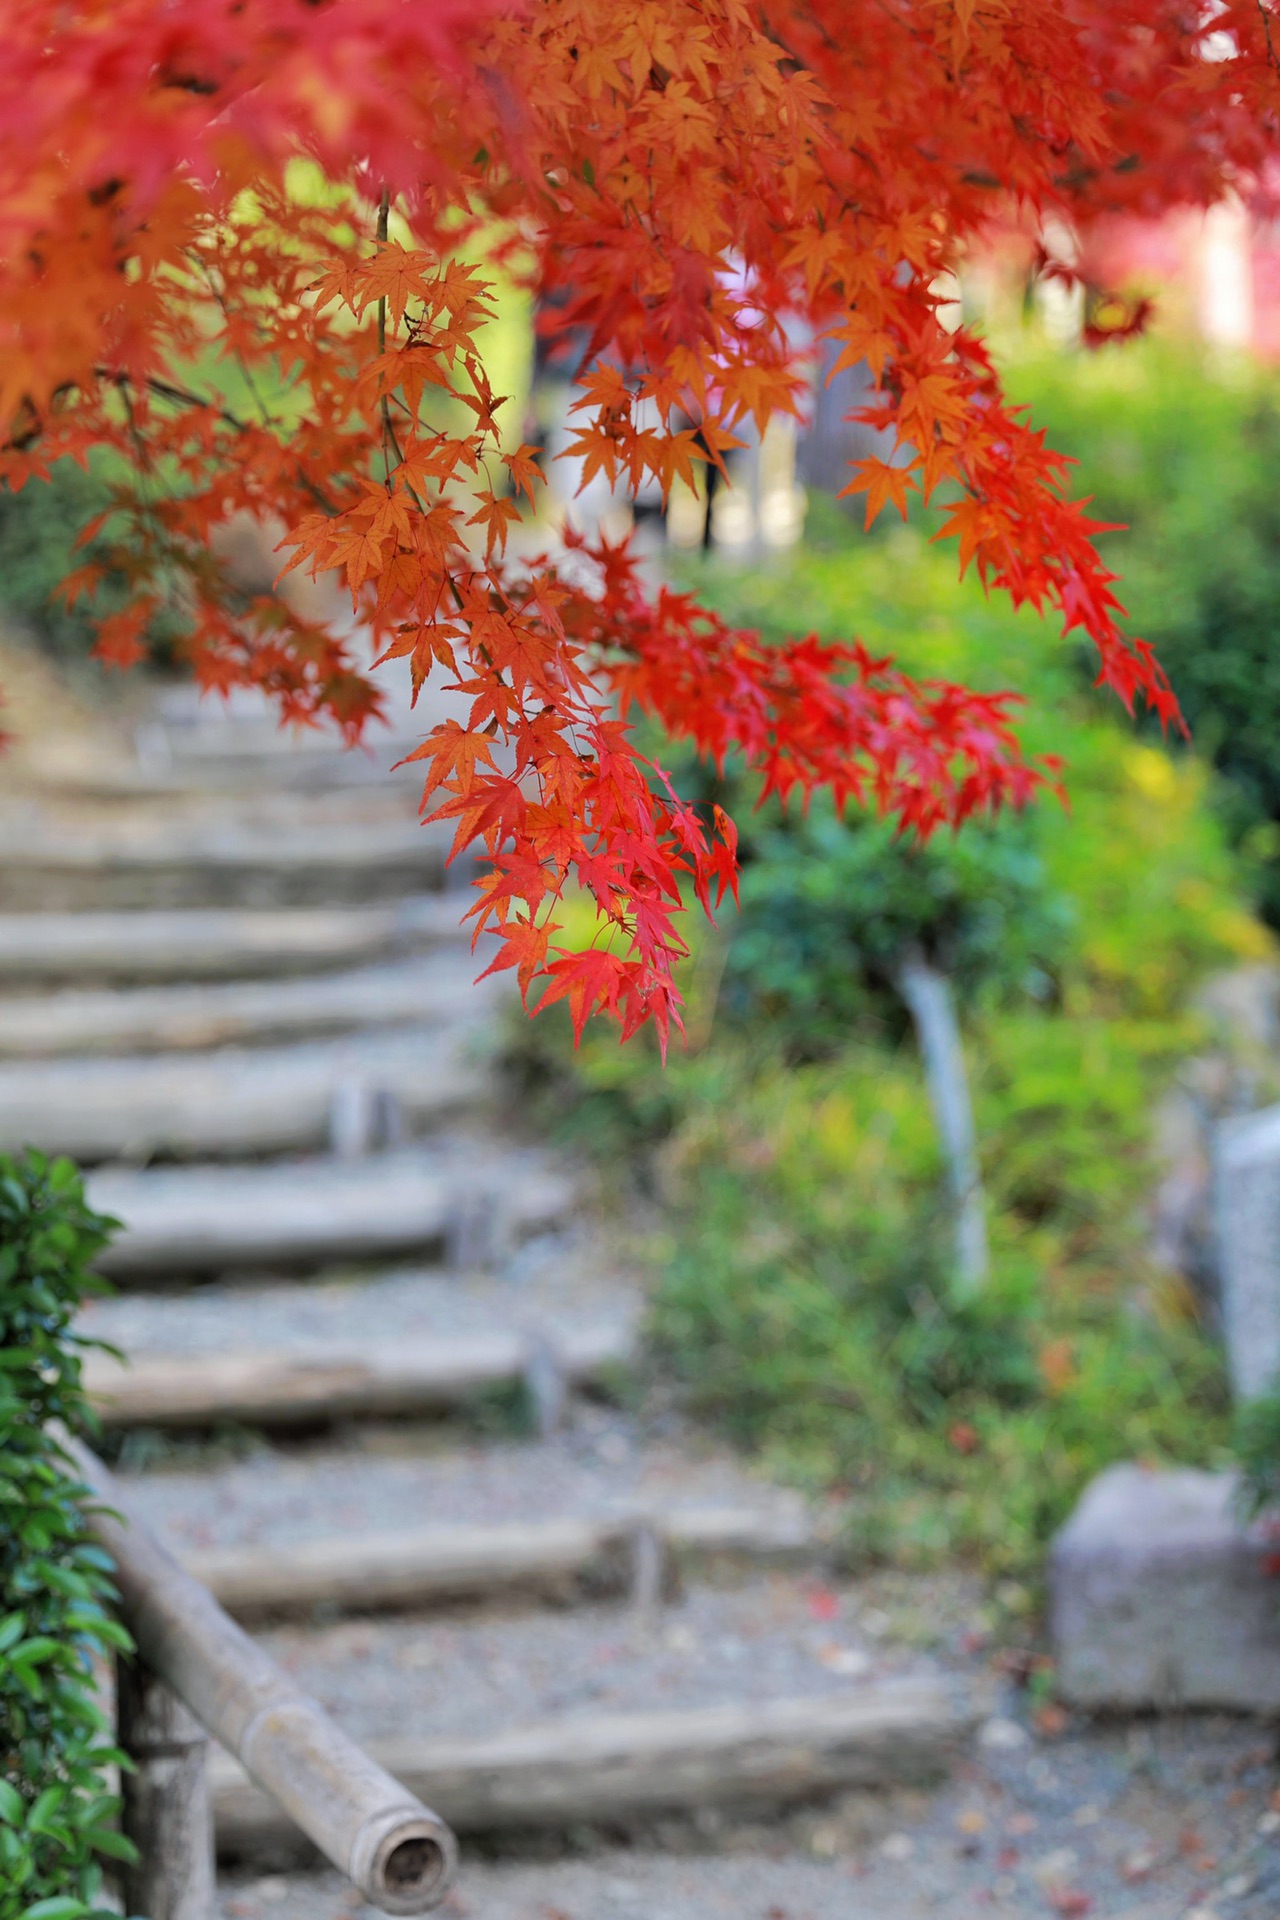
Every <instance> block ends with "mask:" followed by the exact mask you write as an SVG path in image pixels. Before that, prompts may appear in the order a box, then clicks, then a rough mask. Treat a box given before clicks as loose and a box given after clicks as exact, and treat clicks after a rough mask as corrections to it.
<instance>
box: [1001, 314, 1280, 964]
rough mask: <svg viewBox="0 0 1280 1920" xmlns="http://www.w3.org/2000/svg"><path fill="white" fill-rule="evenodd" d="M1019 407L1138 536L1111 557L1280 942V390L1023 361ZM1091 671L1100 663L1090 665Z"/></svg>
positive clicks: (1117, 356)
mask: <svg viewBox="0 0 1280 1920" xmlns="http://www.w3.org/2000/svg"><path fill="white" fill-rule="evenodd" d="M1014 386H1015V389H1016V391H1017V392H1018V394H1019V395H1020V397H1024V398H1025V399H1027V400H1028V401H1029V402H1030V404H1031V405H1032V407H1033V410H1034V413H1035V416H1036V419H1037V421H1038V422H1039V423H1040V424H1041V425H1043V426H1045V427H1046V428H1047V430H1048V433H1049V436H1050V439H1051V440H1052V442H1053V444H1054V445H1055V446H1060V447H1062V449H1063V450H1064V451H1065V452H1068V453H1071V454H1073V455H1074V456H1075V457H1076V458H1077V459H1078V461H1079V463H1080V465H1079V471H1078V473H1077V475H1076V477H1075V487H1076V490H1078V491H1079V492H1080V493H1082V494H1087V495H1090V496H1092V497H1093V500H1094V506H1093V508H1092V509H1091V511H1093V512H1094V513H1096V514H1097V516H1098V517H1099V518H1100V519H1102V520H1106V521H1119V522H1122V523H1124V524H1125V525H1126V526H1127V527H1128V528H1129V531H1128V532H1127V533H1123V534H1117V535H1114V536H1110V537H1108V538H1107V539H1106V540H1105V541H1104V545H1105V546H1106V549H1107V557H1108V560H1109V562H1110V564H1111V565H1112V566H1113V567H1115V568H1116V570H1117V571H1118V572H1119V573H1120V574H1121V575H1122V596H1123V598H1124V600H1125V602H1126V604H1127V605H1128V608H1129V613H1130V624H1131V626H1132V628H1133V630H1134V631H1135V632H1138V633H1141V634H1144V635H1145V636H1146V637H1147V638H1148V639H1149V640H1151V641H1152V642H1153V643H1154V644H1155V647H1156V650H1157V652H1158V654H1159V656H1160V659H1161V661H1162V662H1163V664H1164V666H1165V668H1166V669H1167V671H1168V673H1169V676H1170V678H1171V679H1172V681H1173V684H1174V688H1175V690H1176V692H1177V695H1178V698H1179V700H1180V701H1181V703H1182V707H1183V711H1184V712H1185V714H1186V716H1187V719H1188V721H1189V723H1190V726H1191V729H1192V733H1193V736H1194V739H1195V743H1196V747H1197V750H1198V751H1199V752H1200V753H1201V754H1202V755H1204V756H1205V757H1206V758H1207V759H1209V760H1210V761H1211V762H1212V764H1213V765H1214V767H1215V768H1216V769H1217V770H1218V772H1219V773H1220V775H1221V776H1222V778H1221V781H1220V783H1219V785H1218V787H1217V789H1216V791H1215V795H1214V800H1215V805H1216V807H1217V808H1218V810H1219V812H1220V815H1221V817H1222V819H1223V821H1224V823H1225V825H1226V827H1227V830H1228V834H1229V836H1230V839H1231V841H1232V843H1233V844H1234V845H1236V846H1244V847H1246V848H1247V849H1248V850H1249V851H1250V852H1251V854H1253V855H1254V856H1255V857H1256V867H1255V872H1256V877H1257V881H1258V885H1259V888H1260V900H1261V904H1262V906H1263V909H1264V911H1265V913H1266V915H1267V917H1268V919H1269V920H1270V921H1271V922H1272V924H1273V925H1278V926H1280V646H1277V644H1276V626H1277V621H1278V620H1280V484H1278V482H1280V387H1278V386H1277V382H1276V378H1275V375H1274V374H1273V373H1271V372H1269V371H1265V370H1261V369H1257V368H1249V367H1247V366H1244V365H1240V364H1223V365H1220V366H1218V367H1214V366H1213V365H1209V366H1206V365H1205V364H1204V361H1203V358H1201V359H1199V360H1196V361H1193V360H1192V359H1191V358H1190V356H1188V355H1186V354H1185V353H1178V352H1176V351H1174V350H1173V349H1171V348H1170V347H1169V346H1167V345H1163V344H1161V343H1160V342H1150V343H1142V344H1139V345H1137V346H1135V347H1133V348H1124V349H1121V350H1113V351H1110V352H1107V353H1103V354H1097V355H1083V356H1082V355H1074V356H1064V355H1061V354H1052V355H1050V354H1038V355H1030V356H1027V357H1026V358H1025V359H1024V361H1023V363H1022V364H1021V365H1020V366H1017V368H1016V371H1015V374H1014ZM1089 670H1090V671H1092V670H1093V669H1092V663H1089Z"/></svg>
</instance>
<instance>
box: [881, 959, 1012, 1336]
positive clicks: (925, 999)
mask: <svg viewBox="0 0 1280 1920" xmlns="http://www.w3.org/2000/svg"><path fill="white" fill-rule="evenodd" d="M897 978H898V991H899V993H900V994H901V995H902V998H903V999H904V1000H905V1002H906V1004H907V1011H908V1012H909V1013H910V1015H911V1018H912V1020H913V1021H914V1022H915V1029H916V1038H917V1039H918V1041H919V1043H920V1057H921V1060H922V1061H923V1063H924V1077H925V1084H926V1086H927V1087H928V1089H929V1104H930V1105H931V1106H932V1108H933V1117H934V1120H935V1121H936V1123H937V1128H938V1137H939V1139H940V1141H941V1144H942V1155H943V1159H944V1160H945V1162H946V1168H947V1183H948V1185H949V1186H950V1188H951V1198H952V1203H953V1206H954V1210H955V1248H956V1278H957V1281H958V1283H959V1287H960V1291H961V1293H962V1294H963V1295H965V1296H968V1297H970V1298H972V1296H973V1295H974V1294H976V1293H978V1292H980V1291H981V1289H982V1287H983V1285H984V1284H985V1282H986V1279H987V1275H988V1271H989V1268H990V1264H991V1263H990V1257H989V1255H988V1252H987V1214H986V1203H985V1201H984V1199H983V1193H982V1173H981V1170H980V1168H979V1166H978V1142H977V1133H976V1130H975V1128H974V1124H973V1102H972V1100H971V1099H970V1097H969V1077H968V1075H967V1074H966V1072H965V1068H964V1049H963V1047H962V1046H961V1044H960V1023H959V1021H958V1020H957V1018H956V1007H955V1000H954V999H953V997H952V993H951V983H950V981H949V980H948V979H947V976H946V974H945V973H939V972H938V971H937V969H936V968H935V967H931V966H929V964H928V963H927V961H926V960H925V959H924V956H923V955H922V954H919V953H909V954H908V955H907V957H906V958H905V960H903V962H902V964H901V965H900V967H899V968H898V976H897Z"/></svg>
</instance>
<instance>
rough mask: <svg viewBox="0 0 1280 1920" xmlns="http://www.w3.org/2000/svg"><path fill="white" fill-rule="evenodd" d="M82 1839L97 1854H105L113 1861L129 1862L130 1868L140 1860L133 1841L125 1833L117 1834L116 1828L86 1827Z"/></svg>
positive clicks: (82, 1832)
mask: <svg viewBox="0 0 1280 1920" xmlns="http://www.w3.org/2000/svg"><path fill="white" fill-rule="evenodd" d="M81 1838H82V1839H83V1840H85V1841H87V1842H88V1844H89V1845H90V1846H91V1847H92V1848H93V1850H94V1852H95V1853H105V1854H107V1855H108V1856H109V1857H110V1858H111V1859H112V1860H124V1861H127V1862H128V1864H129V1865H130V1866H132V1864H133V1863H134V1861H135V1860H136V1859H137V1858H138V1849H137V1848H136V1847H135V1846H134V1844H133V1842H132V1840H129V1839H127V1838H126V1837H125V1835H124V1834H123V1833H117V1831H116V1829H115V1828H114V1827H85V1828H83V1829H82V1831H81Z"/></svg>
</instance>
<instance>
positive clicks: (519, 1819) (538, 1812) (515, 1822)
mask: <svg viewBox="0 0 1280 1920" xmlns="http://www.w3.org/2000/svg"><path fill="white" fill-rule="evenodd" d="M437 1684H439V1683H437ZM444 1685H445V1686H446V1687H447V1685H448V1681H447V1679H446V1680H445V1681H444ZM406 1717H407V1716H406ZM401 1724H403V1721H402V1722H401ZM970 1724H971V1715H970V1714H969V1712H968V1711H967V1709H966V1707H965V1706H964V1704H963V1703H962V1702H961V1701H958V1700H957V1698H956V1696H955V1693H954V1691H953V1689H951V1688H949V1687H947V1686H945V1685H943V1684H941V1683H940V1682H938V1681H936V1680H933V1679H903V1680H897V1681H889V1682H886V1683H884V1684H882V1685H879V1686H867V1687H863V1688H856V1689H855V1688H846V1689H843V1690H841V1691H840V1692H839V1693H836V1694H830V1693H828V1694H826V1695H825V1697H824V1696H821V1695H812V1694H811V1695H802V1696H800V1697H798V1698H765V1699H761V1700H757V1701H753V1702H750V1703H747V1702H739V1701H732V1702H721V1703H717V1704H715V1705H712V1706H702V1707H671V1708H667V1709H650V1710H648V1711H644V1710H632V1711H630V1712H618V1713H597V1714H568V1715H560V1716H556V1717H554V1718H551V1719H549V1720H545V1721H539V1722H536V1723H534V1724H532V1725H525V1726H520V1727H514V1728H511V1729H510V1730H508V1731H505V1732H502V1733H495V1734H491V1735H488V1736H480V1737H475V1736H474V1735H472V1736H468V1735H466V1734H463V1735H458V1736H454V1737H447V1736H446V1737H435V1738H432V1737H431V1736H430V1735H429V1734H424V1735H417V1736H415V1735H412V1734H407V1733H399V1734H397V1735H395V1736H392V1737H388V1738H384V1739H381V1740H377V1741H372V1742H368V1741H366V1744H367V1745H368V1746H369V1750H370V1751H371V1752H372V1754H373V1756H374V1758H375V1759H377V1760H378V1761H379V1762H380V1763H381V1765H383V1766H384V1767H386V1768H387V1770H388V1771H389V1772H391V1773H393V1774H394V1775H395V1776H396V1778H397V1779H399V1780H400V1781H401V1782H402V1783H403V1784H404V1785H405V1786H406V1787H407V1788H408V1789H409V1791H410V1792H411V1793H413V1794H416V1795H417V1796H418V1797H419V1798H420V1799H422V1800H423V1801H424V1802H425V1804H426V1805H428V1806H430V1807H432V1808H434V1810H435V1811H436V1812H437V1813H439V1814H440V1815H441V1816H442V1817H443V1818H444V1819H445V1820H447V1821H448V1822H449V1824H450V1826H452V1827H453V1828H455V1829H456V1830H457V1831H459V1832H462V1833H474V1832H477V1831H485V1830H495V1829H497V1830H501V1829H503V1828H515V1829H520V1828H530V1827H551V1828H566V1827H569V1828H580V1827H582V1826H583V1825H585V1824H589V1823H591V1822H595V1821H603V1822H606V1823H608V1822H613V1823H615V1824H616V1823H621V1822H626V1821H628V1820H629V1821H632V1822H634V1821H636V1820H641V1819H646V1818H652V1817H653V1816H654V1815H657V1814H662V1813H668V1812H672V1811H679V1812H681V1813H686V1814H687V1813H692V1812H695V1811H697V1810H699V1809H709V1808H717V1809H724V1808H730V1809H745V1808H752V1809H756V1810H773V1809H776V1808H779V1807H785V1806H788V1805H794V1804H796V1803H797V1802H803V1801H806V1800H811V1799H814V1798H815V1797H817V1796H819V1795H823V1794H833V1793H836V1792H839V1791H841V1790H848V1789H851V1788H866V1787H874V1788H879V1789H881V1790H883V1789H886V1788H889V1787H895V1786H906V1785H921V1784H926V1783H933V1782H936V1781H938V1780H939V1779H940V1778H942V1777H943V1776H945V1774H946V1773H947V1771H948V1770H949V1768H950V1766H951V1765H952V1763H953V1762H954V1761H955V1759H956V1758H957V1756H958V1753H959V1751H960V1749H961V1747H962V1745H963V1743H964V1740H965V1736H966V1734H967V1733H968V1730H969V1726H970ZM211 1779H212V1788H213V1796H214V1811H215V1823H216V1830H217V1836H218V1845H219V1851H220V1852H222V1853H223V1854H232V1855H243V1854H245V1853H254V1852H261V1851H262V1850H263V1849H269V1850H270V1851H271V1853H272V1856H273V1859H274V1858H275V1857H276V1856H277V1855H278V1854H279V1853H280V1852H281V1851H282V1850H283V1851H285V1852H293V1853H294V1854H295V1856H296V1854H297V1851H298V1848H299V1842H300V1836H298V1835H297V1834H296V1830H294V1829H292V1828H291V1827H290V1824H289V1822H288V1819H287V1816H285V1815H283V1814H282V1813H281V1812H280V1811H279V1809H278V1808H277V1807H276V1805H275V1804H274V1802H273V1801H272V1800H271V1799H270V1798H269V1797H268V1796H267V1795H266V1794H265V1793H263V1791H262V1789H261V1788H259V1787H256V1786H254V1785H252V1784H251V1783H250V1781H249V1780H248V1779H247V1777H246V1776H245V1774H244V1773H243V1771H242V1770H241V1769H240V1768H239V1767H238V1766H236V1765H235V1763H234V1762H231V1761H227V1760H224V1759H222V1758H221V1757H220V1756H216V1757H215V1760H214V1764H213V1767H212V1769H211ZM301 1844H302V1846H303V1847H304V1848H305V1843H301Z"/></svg>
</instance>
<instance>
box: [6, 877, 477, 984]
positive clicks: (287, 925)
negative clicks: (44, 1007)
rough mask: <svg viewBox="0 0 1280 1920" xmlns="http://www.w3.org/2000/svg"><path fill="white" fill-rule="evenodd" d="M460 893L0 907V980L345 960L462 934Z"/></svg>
mask: <svg viewBox="0 0 1280 1920" xmlns="http://www.w3.org/2000/svg"><path fill="white" fill-rule="evenodd" d="M469 904H470V902H469V900H468V899H467V897H466V896H465V895H464V894H463V893H449V894H425V895H420V896H416V897H413V898H411V899H407V900H402V901H399V902H397V903H396V904H395V905H385V906H378V905H367V906H363V907H360V908H353V907H328V908H325V907H296V908H292V909H288V908H285V909H280V910H278V911H272V910H266V909H258V910H254V909H249V908H231V907H228V908H218V907H210V908H199V907H189V908H185V909H182V908H178V909H169V910H165V909H160V910H158V911H152V912H148V911H145V910H138V911H132V912H119V913H101V912H84V913H3V914H0V985H3V986H5V987H11V986H16V985H40V986H42V987H46V988H47V987H52V986H61V985H66V984H69V983H71V982H80V981H103V982H108V981H112V982H115V981H120V982H124V981H151V980H225V979H234V978H241V977H245V976H252V977H257V976H261V975H277V974H297V973H307V972H311V971H314V970H316V969H319V968H327V967H350V966H354V965H358V964H359V963H360V962H362V961H368V960H375V959H381V958H383V957H384V956H391V955H397V954H404V953H408V952H416V951H418V950H420V949H422V948H429V947H432V946H435V945H437V944H441V943H445V942H448V943H450V944H453V943H460V942H462V941H463V940H464V939H465V938H466V937H467V936H466V934H465V930H464V929H463V927H462V924H461V922H462V916H463V914H464V913H465V912H466V910H467V907H468V905H469Z"/></svg>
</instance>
